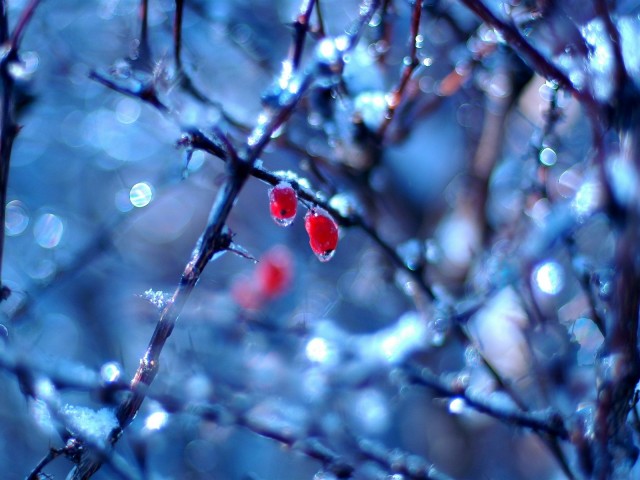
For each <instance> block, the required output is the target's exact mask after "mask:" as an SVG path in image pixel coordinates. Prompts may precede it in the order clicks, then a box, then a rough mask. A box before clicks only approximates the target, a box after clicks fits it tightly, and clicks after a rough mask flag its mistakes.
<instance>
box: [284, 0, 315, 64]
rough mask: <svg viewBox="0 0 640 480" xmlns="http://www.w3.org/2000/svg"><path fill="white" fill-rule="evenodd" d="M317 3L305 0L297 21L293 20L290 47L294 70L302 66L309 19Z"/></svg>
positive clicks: (290, 58) (312, 0)
mask: <svg viewBox="0 0 640 480" xmlns="http://www.w3.org/2000/svg"><path fill="white" fill-rule="evenodd" d="M315 3H316V2H315V0H304V1H303V3H302V6H301V7H300V13H299V14H298V16H297V18H296V20H295V22H293V42H292V43H291V47H290V49H289V61H290V62H291V68H292V70H293V71H294V72H295V71H297V70H298V68H299V67H300V59H301V58H302V52H303V50H304V41H305V38H306V36H307V32H308V31H309V21H310V19H311V13H313V7H314V5H315Z"/></svg>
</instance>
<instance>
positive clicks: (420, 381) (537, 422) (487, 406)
mask: <svg viewBox="0 0 640 480" xmlns="http://www.w3.org/2000/svg"><path fill="white" fill-rule="evenodd" d="M405 371H406V373H407V375H408V380H409V381H410V382H411V383H413V384H415V385H421V386H424V387H427V388H429V389H431V390H433V391H434V392H435V393H436V394H438V395H442V396H444V397H447V398H461V399H462V400H464V402H465V404H466V405H467V406H469V407H471V408H473V409H474V410H476V411H477V412H480V413H484V414H486V415H489V416H490V417H493V418H496V419H498V420H500V421H502V422H504V423H508V424H511V425H516V426H519V427H523V428H529V429H531V430H533V431H536V432H543V433H547V434H549V435H552V436H554V437H557V438H560V439H562V440H568V438H569V434H568V432H567V429H566V427H565V426H564V422H563V420H562V417H560V415H559V414H557V413H549V412H544V413H534V412H523V411H520V410H517V409H507V408H504V407H499V406H496V405H493V404H491V403H490V402H488V401H486V400H484V399H481V398H479V397H476V396H474V395H471V394H470V393H469V392H467V391H466V390H465V389H464V388H453V387H451V386H450V385H448V384H447V383H445V382H444V381H443V380H442V379H441V378H440V377H439V376H437V375H435V374H433V373H432V372H430V371H429V370H427V369H426V368H417V367H413V366H408V367H407V368H406V370H405Z"/></svg>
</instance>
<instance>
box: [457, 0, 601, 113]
mask: <svg viewBox="0 0 640 480" xmlns="http://www.w3.org/2000/svg"><path fill="white" fill-rule="evenodd" d="M460 1H461V2H462V3H463V4H464V5H466V6H467V8H469V10H471V11H472V12H473V13H475V14H476V15H477V16H478V17H479V18H480V19H482V21H484V22H485V23H487V24H488V25H489V26H490V27H492V28H495V29H496V30H497V31H498V33H500V35H502V37H503V38H504V40H505V42H506V43H507V44H508V45H509V46H510V47H511V48H513V49H514V50H515V51H516V52H517V53H518V54H519V55H520V56H521V57H522V58H523V59H524V60H525V61H526V62H528V63H529V66H530V67H531V68H533V69H534V70H535V71H536V72H538V73H539V74H540V75H542V76H543V77H545V78H547V79H548V80H552V81H554V82H556V83H557V84H558V85H559V86H560V87H561V88H563V89H565V90H567V91H569V92H571V93H572V94H573V95H574V96H575V97H576V98H577V99H578V100H580V101H581V102H582V103H583V104H584V105H585V106H586V107H588V108H589V110H596V111H597V110H599V105H598V102H597V100H596V99H595V98H594V97H593V96H592V95H591V93H590V92H588V91H583V90H579V89H578V88H577V87H576V86H575V85H574V84H573V82H572V81H571V80H570V79H569V77H567V75H565V74H564V73H563V72H562V71H561V70H560V69H559V68H558V67H557V66H556V65H555V64H554V63H553V62H552V61H551V60H549V59H548V58H546V57H545V56H544V55H543V54H542V53H540V52H539V51H538V50H537V49H536V48H535V47H534V46H533V45H531V44H530V43H529V42H528V41H527V40H526V39H525V38H524V37H523V36H522V34H521V33H520V32H519V31H518V30H517V29H516V27H515V26H514V25H512V24H509V23H506V22H504V21H502V20H500V19H499V18H498V17H496V16H495V15H494V13H493V12H492V11H491V10H490V9H489V7H487V6H486V5H485V4H484V2H482V0H460Z"/></svg>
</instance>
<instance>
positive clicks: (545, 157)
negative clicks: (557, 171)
mask: <svg viewBox="0 0 640 480" xmlns="http://www.w3.org/2000/svg"><path fill="white" fill-rule="evenodd" d="M539 158H540V163H542V164H543V165H546V166H547V167H551V166H553V165H555V164H556V161H557V160H558V156H557V155H556V152H555V151H554V150H553V149H551V148H549V147H547V148H543V149H542V151H541V152H540V157H539Z"/></svg>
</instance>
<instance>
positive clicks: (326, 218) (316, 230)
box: [304, 207, 338, 262]
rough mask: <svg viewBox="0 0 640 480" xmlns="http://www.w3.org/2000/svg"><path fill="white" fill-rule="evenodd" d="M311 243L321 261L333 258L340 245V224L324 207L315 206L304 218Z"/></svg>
mask: <svg viewBox="0 0 640 480" xmlns="http://www.w3.org/2000/svg"><path fill="white" fill-rule="evenodd" d="M304 227H305V229H306V230H307V234H308V235H309V245H311V250H313V253H315V254H316V256H317V257H318V259H319V260H320V261H321V262H327V261H329V260H331V257H333V254H334V253H335V250H336V247H337V246H338V224H337V223H336V221H335V220H334V219H333V217H332V216H331V215H330V214H329V213H328V212H327V211H326V210H324V209H322V208H319V207H314V208H312V209H310V210H309V211H308V212H307V215H306V216H305V218H304Z"/></svg>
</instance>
